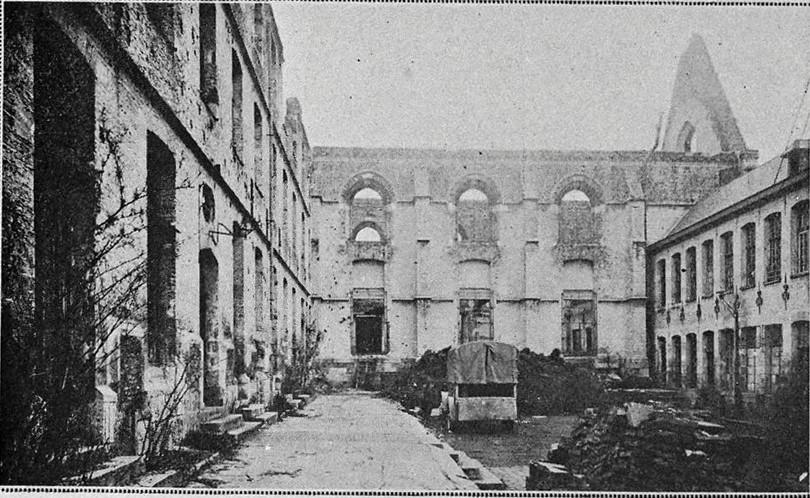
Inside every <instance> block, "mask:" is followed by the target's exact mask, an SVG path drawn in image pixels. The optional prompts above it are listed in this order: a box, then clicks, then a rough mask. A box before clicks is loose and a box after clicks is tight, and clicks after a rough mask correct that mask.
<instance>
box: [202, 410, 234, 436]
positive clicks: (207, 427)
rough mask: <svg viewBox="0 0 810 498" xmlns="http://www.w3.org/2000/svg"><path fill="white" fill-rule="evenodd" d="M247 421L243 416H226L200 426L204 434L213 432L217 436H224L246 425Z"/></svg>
mask: <svg viewBox="0 0 810 498" xmlns="http://www.w3.org/2000/svg"><path fill="white" fill-rule="evenodd" d="M244 421H245V419H244V418H243V417H242V415H237V414H232V415H225V416H224V417H220V418H215V419H214V420H209V421H208V422H205V423H204V424H202V425H200V429H201V430H202V431H203V432H212V433H215V434H224V433H226V432H228V431H230V430H232V429H235V428H237V427H239V426H240V425H242V424H243V423H244Z"/></svg>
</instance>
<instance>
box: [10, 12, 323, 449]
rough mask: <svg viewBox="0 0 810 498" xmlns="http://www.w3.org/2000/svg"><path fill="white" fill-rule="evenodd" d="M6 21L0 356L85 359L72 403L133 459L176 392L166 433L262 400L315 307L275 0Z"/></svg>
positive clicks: (299, 158)
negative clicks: (11, 349)
mask: <svg viewBox="0 0 810 498" xmlns="http://www.w3.org/2000/svg"><path fill="white" fill-rule="evenodd" d="M5 14H6V15H5V19H4V36H5V47H6V50H5V51H4V62H5V73H4V78H5V79H4V108H3V112H4V119H3V126H4V129H3V131H4V134H3V146H4V153H3V321H4V348H5V347H6V339H7V338H11V337H14V340H17V341H18V342H19V344H17V345H16V346H15V347H20V348H21V350H23V351H27V350H25V349H24V348H23V347H22V346H20V344H23V343H24V342H25V341H26V340H33V339H29V338H31V337H35V338H36V339H35V340H33V341H34V342H36V341H39V342H36V343H37V344H42V345H43V347H42V348H41V349H42V350H48V348H49V347H50V348H59V347H63V346H64V344H65V343H64V338H70V339H69V340H68V341H69V342H70V343H71V344H72V343H79V346H77V348H78V349H82V350H85V351H89V350H94V353H93V354H88V355H87V357H88V358H90V360H89V361H90V363H91V364H92V368H93V369H94V370H95V375H94V379H93V380H92V382H90V389H89V392H87V393H84V394H83V395H86V396H87V397H88V399H95V400H96V402H97V405H96V412H97V413H96V415H97V417H98V421H99V424H98V425H99V432H100V436H101V437H102V438H103V439H104V440H105V441H109V440H113V439H115V440H121V441H124V442H125V443H126V442H127V441H128V442H129V443H128V444H130V446H131V447H132V446H137V444H136V442H137V440H138V439H139V438H142V436H143V431H144V427H143V424H142V423H141V422H139V420H142V419H143V418H144V416H145V415H144V414H147V415H148V414H149V413H154V414H157V413H159V412H160V409H161V407H162V406H164V405H165V404H166V403H167V402H169V401H171V397H172V396H175V395H178V394H177V393H182V400H181V402H180V407H179V411H178V413H177V417H176V420H175V421H174V423H175V425H176V427H175V433H176V435H177V436H178V437H180V436H182V435H183V434H185V433H186V432H187V431H188V430H189V429H193V428H195V427H196V426H197V425H198V424H199V423H200V421H201V420H203V419H207V418H213V417H215V416H217V415H219V414H222V413H224V412H226V411H227V410H229V409H232V408H233V407H234V406H235V405H237V404H241V403H247V402H248V401H251V402H267V401H269V399H270V397H271V395H272V394H273V392H274V389H277V388H278V382H279V381H280V377H281V375H283V372H284V368H285V365H287V364H288V363H289V362H290V360H291V356H292V354H293V345H294V344H295V343H296V341H299V342H300V337H301V335H302V330H303V328H304V325H305V324H306V323H307V322H308V318H307V316H308V314H309V309H310V299H309V284H308V282H309V279H310V271H309V247H310V243H309V232H310V221H309V220H310V213H309V209H308V199H309V189H308V186H307V170H308V161H309V157H310V150H309V144H308V142H307V138H306V133H305V130H304V126H303V123H302V121H301V106H300V104H299V102H298V101H297V100H295V99H289V100H287V102H286V109H284V105H283V104H282V100H281V99H282V86H281V68H282V63H283V60H284V56H283V49H282V44H281V41H280V39H279V34H278V30H277V27H276V24H275V21H274V17H273V11H272V9H271V7H270V5H269V4H266V3H256V4H213V3H204V4H192V3H182V4H172V3H162V2H161V3H146V4H136V3H115V4H58V3H44V4H36V5H35V4H23V3H17V4H14V5H8V6H6V8H5ZM7 323H14V329H12V331H13V334H10V335H7V334H6V330H7V329H6V324H7ZM9 327H10V326H9ZM9 341H11V339H9ZM4 351H6V349H4ZM52 353H53V354H51V356H47V355H46V356H45V357H46V358H51V359H53V358H58V357H59V355H58V351H53V352H52ZM5 365H6V358H5V357H4V369H5V368H6V367H5ZM5 373H6V371H5V370H4V374H5ZM177 386H181V387H182V389H179V390H178V389H175V388H176V387H177ZM150 409H151V412H150Z"/></svg>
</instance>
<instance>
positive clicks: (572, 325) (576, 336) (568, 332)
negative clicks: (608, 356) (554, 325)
mask: <svg viewBox="0 0 810 498" xmlns="http://www.w3.org/2000/svg"><path fill="white" fill-rule="evenodd" d="M563 331H564V334H565V344H564V350H565V354H568V355H572V356H586V355H595V354H596V349H597V341H596V300H595V297H592V298H588V299H565V300H564V303H563Z"/></svg>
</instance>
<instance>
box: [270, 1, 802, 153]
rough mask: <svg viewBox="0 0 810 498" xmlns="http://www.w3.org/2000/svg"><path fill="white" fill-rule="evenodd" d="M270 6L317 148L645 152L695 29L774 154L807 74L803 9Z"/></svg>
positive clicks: (761, 142)
mask: <svg viewBox="0 0 810 498" xmlns="http://www.w3.org/2000/svg"><path fill="white" fill-rule="evenodd" d="M273 9H274V13H275V16H276V21H277V23H278V25H279V31H280V33H281V38H282V43H283V44H284V55H285V69H284V93H285V95H286V96H297V97H298V98H299V99H300V100H301V105H302V108H303V117H304V123H305V126H306V127H307V133H308V136H309V139H310V143H311V144H312V145H327V146H357V147H430V148H450V149H466V148H470V149H559V150H570V149H592V150H641V149H648V148H649V147H650V146H651V145H652V143H653V140H654V134H655V125H656V122H657V121H658V116H659V114H660V113H666V111H667V109H668V106H669V99H670V96H671V93H672V84H673V80H674V78H675V71H676V68H677V61H678V57H679V56H680V54H681V53H682V52H683V51H684V50H685V49H686V45H687V42H688V40H689V36H690V35H691V34H692V33H693V32H694V33H699V34H700V35H701V36H703V38H704V40H705V41H706V45H707V47H708V49H709V53H710V56H711V58H712V61H713V63H714V66H715V69H716V70H717V72H718V75H719V77H720V81H721V83H722V85H723V87H724V88H725V91H726V95H727V96H728V99H729V101H730V103H731V107H732V110H733V111H734V114H735V116H736V118H737V122H738V124H739V126H740V130H741V131H742V134H743V137H744V138H745V140H746V143H747V145H748V146H749V147H750V148H754V149H759V150H760V158H761V160H766V159H769V158H771V157H773V156H775V155H777V154H778V153H779V152H780V151H781V150H783V149H784V147H785V145H786V144H787V142H788V139H789V137H790V128H791V125H792V124H793V122H794V116H795V113H796V110H797V107H798V106H799V103H800V101H801V97H802V93H803V92H804V91H805V88H806V86H805V85H806V83H807V80H808V77H810V9H807V8H770V7H768V8H765V7H746V8H743V7H735V8H728V7H727V8H718V7H652V6H641V7H604V6H602V7H598V6H562V5H511V6H504V5H447V4H381V3H372V4H362V3H347V4H342V3H306V2H282V3H274V4H273ZM808 101H810V97H808V98H807V99H806V100H805V103H804V105H803V107H802V109H801V111H800V112H801V118H800V119H799V123H798V125H797V128H798V129H799V130H801V128H802V126H803V125H805V123H806V121H805V120H806V119H807V115H808V112H810V102H808ZM664 118H665V119H666V114H664ZM665 122H666V121H665ZM798 135H799V131H794V138H798ZM804 135H805V136H807V135H810V129H808V130H807V131H806V132H805V134H804Z"/></svg>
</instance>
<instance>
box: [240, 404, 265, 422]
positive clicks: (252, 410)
mask: <svg viewBox="0 0 810 498" xmlns="http://www.w3.org/2000/svg"><path fill="white" fill-rule="evenodd" d="M239 411H240V412H241V413H242V417H244V419H245V420H256V417H258V416H259V415H261V414H262V413H264V405H262V404H261V403H255V404H252V405H248V406H246V407H244V408H242V409H241V410H239Z"/></svg>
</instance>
